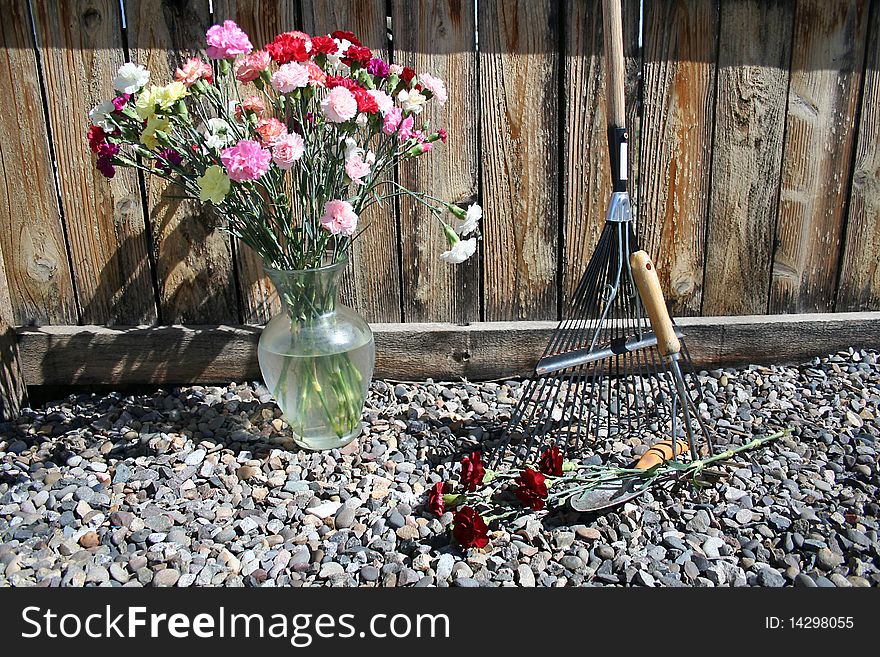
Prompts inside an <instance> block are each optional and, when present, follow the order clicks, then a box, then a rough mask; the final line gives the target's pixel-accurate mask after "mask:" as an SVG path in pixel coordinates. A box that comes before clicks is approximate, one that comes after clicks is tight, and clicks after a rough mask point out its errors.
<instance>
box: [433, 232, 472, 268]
mask: <svg viewBox="0 0 880 657" xmlns="http://www.w3.org/2000/svg"><path fill="white" fill-rule="evenodd" d="M476 250H477V240H476V239H474V238H471V239H469V240H459V241H458V242H456V243H455V244H453V245H452V246H451V247H449V250H448V251H444V252H443V253H441V254H440V259H441V260H443V262H448V263H449V264H450V265H457V264H459V263H461V262H464V261H465V260H467V259H468V258H470V257H471V256H472V255H474V253H475V252H476Z"/></svg>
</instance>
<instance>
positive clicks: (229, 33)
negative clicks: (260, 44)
mask: <svg viewBox="0 0 880 657" xmlns="http://www.w3.org/2000/svg"><path fill="white" fill-rule="evenodd" d="M205 38H206V39H207V41H208V49H207V50H206V51H205V52H206V54H207V55H208V57H210V58H211V59H232V58H233V57H235V56H236V55H244V54H247V53H249V52H250V51H251V50H253V49H254V47H253V46H252V45H251V40H250V39H248V35H247V34H245V33H244V32H243V31H242V29H241V28H240V27H239V26H238V25H236V24H235V21H223V25H213V26H212V27H209V28H208V32H207V34H205Z"/></svg>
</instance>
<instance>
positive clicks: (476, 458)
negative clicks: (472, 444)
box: [461, 452, 486, 491]
mask: <svg viewBox="0 0 880 657" xmlns="http://www.w3.org/2000/svg"><path fill="white" fill-rule="evenodd" d="M485 476H486V468H484V467H483V462H482V461H481V460H480V453H479V452H472V453H471V455H470V456H465V457H464V458H462V459H461V485H462V486H464V489H465V490H470V491H474V490H477V488H479V487H480V485H482V483H483V478H484V477H485Z"/></svg>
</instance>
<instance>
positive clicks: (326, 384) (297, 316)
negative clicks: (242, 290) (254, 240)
mask: <svg viewBox="0 0 880 657" xmlns="http://www.w3.org/2000/svg"><path fill="white" fill-rule="evenodd" d="M347 264H348V261H347V260H343V261H340V262H337V263H336V264H333V265H329V266H326V267H319V268H316V269H304V270H279V269H272V268H269V267H266V268H265V271H266V274H267V275H268V277H269V278H270V279H271V281H272V283H273V284H274V285H275V288H276V290H277V291H278V296H279V297H280V299H281V302H282V304H283V309H282V312H281V313H280V314H278V315H277V316H275V317H273V318H272V319H271V320H270V321H269V323H268V324H267V325H266V328H265V329H263V333H262V335H260V341H259V345H258V348H257V354H258V357H259V361H260V371H261V372H262V374H263V380H264V381H265V383H266V386H267V387H268V388H269V390H270V391H271V392H272V394H273V395H274V396H275V400H276V401H277V402H278V406H279V407H280V408H281V412H282V413H283V414H284V418H285V419H286V420H287V422H288V424H289V425H290V428H291V430H292V432H293V439H294V441H295V442H296V443H297V444H298V445H299V446H301V447H304V448H306V449H311V450H327V449H334V448H339V447H342V446H344V445H347V444H348V443H350V442H351V441H352V440H354V439H355V438H357V437H358V435H359V434H360V433H361V429H362V423H361V414H362V411H363V406H364V401H365V399H366V396H367V389H368V388H369V385H370V380H371V378H372V376H373V365H374V363H375V358H376V347H375V344H374V342H373V332H372V331H371V330H370V326H369V325H368V324H367V322H366V321H365V320H364V319H363V318H362V317H361V316H360V315H358V314H357V313H356V312H354V311H353V310H352V309H351V308H348V307H347V306H344V305H342V304H340V303H339V302H338V300H337V296H338V293H339V282H340V278H341V276H342V272H343V271H344V270H345V267H346V265H347Z"/></svg>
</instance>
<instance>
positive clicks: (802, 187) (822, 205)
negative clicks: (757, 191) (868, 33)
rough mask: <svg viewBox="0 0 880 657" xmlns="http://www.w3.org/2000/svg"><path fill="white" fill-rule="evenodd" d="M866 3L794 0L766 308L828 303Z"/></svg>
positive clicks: (824, 307) (829, 306) (801, 308)
mask: <svg viewBox="0 0 880 657" xmlns="http://www.w3.org/2000/svg"><path fill="white" fill-rule="evenodd" d="M867 8H868V2H867V0H848V1H846V2H844V1H842V0H841V1H840V2H833V3H828V2H823V1H821V0H801V1H800V2H799V3H798V7H797V13H796V18H795V28H794V40H793V45H792V62H791V70H792V73H791V83H790V86H789V95H788V114H787V118H786V137H785V161H784V164H783V172H782V186H781V189H780V196H779V217H778V219H777V227H776V252H775V254H774V259H773V278H772V283H771V290H770V312H805V311H816V312H827V311H831V310H833V303H834V294H835V288H836V282H837V268H838V265H839V259H840V258H839V254H840V237H841V230H842V227H843V219H844V208H845V200H846V193H848V191H849V190H848V182H849V172H850V164H851V162H850V159H851V157H852V149H853V126H854V124H855V112H856V105H857V102H858V92H859V84H860V81H861V79H862V66H863V63H864V47H865V30H866V26H867Z"/></svg>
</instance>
